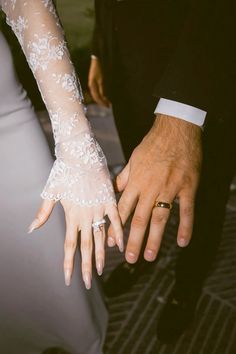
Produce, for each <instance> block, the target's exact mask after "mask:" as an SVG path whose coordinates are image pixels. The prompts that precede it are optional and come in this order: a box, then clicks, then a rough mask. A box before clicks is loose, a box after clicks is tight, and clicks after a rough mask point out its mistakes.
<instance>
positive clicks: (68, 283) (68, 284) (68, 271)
mask: <svg viewBox="0 0 236 354" xmlns="http://www.w3.org/2000/svg"><path fill="white" fill-rule="evenodd" d="M70 279H71V272H70V270H69V269H67V270H65V284H66V286H70Z"/></svg>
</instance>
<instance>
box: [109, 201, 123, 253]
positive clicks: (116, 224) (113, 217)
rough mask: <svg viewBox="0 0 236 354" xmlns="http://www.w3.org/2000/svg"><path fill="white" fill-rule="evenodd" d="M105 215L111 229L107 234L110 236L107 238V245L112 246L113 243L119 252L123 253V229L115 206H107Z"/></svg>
mask: <svg viewBox="0 0 236 354" xmlns="http://www.w3.org/2000/svg"><path fill="white" fill-rule="evenodd" d="M107 215H108V217H109V219H110V221H111V226H110V227H112V231H111V232H110V233H109V235H110V236H108V245H109V243H112V245H113V243H115V244H117V246H118V247H119V250H120V252H123V251H124V237H123V227H122V223H121V218H120V215H119V213H118V210H117V208H116V206H115V205H111V206H109V208H108V211H107ZM111 235H112V236H111ZM109 238H110V239H109Z"/></svg>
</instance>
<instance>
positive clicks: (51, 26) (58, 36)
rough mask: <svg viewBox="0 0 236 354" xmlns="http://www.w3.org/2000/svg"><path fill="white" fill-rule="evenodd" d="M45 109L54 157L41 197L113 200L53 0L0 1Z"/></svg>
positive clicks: (84, 201) (80, 201) (83, 202)
mask: <svg viewBox="0 0 236 354" xmlns="http://www.w3.org/2000/svg"><path fill="white" fill-rule="evenodd" d="M0 4H1V6H2V9H3V11H4V12H5V13H6V15H7V22H8V24H9V25H10V26H11V28H12V30H13V31H14V32H15V34H16V36H17V38H18V40H19V42H20V44H21V46H22V48H23V51H24V53H25V56H26V58H27V61H28V63H29V66H30V68H31V70H32V72H33V74H34V76H35V78H36V81H37V84H38V87H39V90H40V92H41V95H42V98H43V100H44V102H45V105H46V107H47V110H48V113H49V116H50V119H51V124H52V129H53V134H54V139H55V145H56V146H55V155H56V161H55V163H54V165H53V168H52V171H51V173H50V176H49V179H48V181H47V184H46V186H45V188H44V190H43V192H42V198H44V199H51V200H60V199H67V200H70V201H73V202H75V203H76V204H79V205H87V206H90V205H97V204H100V203H106V202H115V198H114V193H113V188H112V184H111V181H110V176H109V172H108V169H107V165H106V159H105V156H104V154H103V152H102V150H101V148H100V146H99V145H98V143H97V142H96V140H95V138H94V136H93V134H92V132H91V129H90V126H89V123H88V121H87V119H86V117H85V111H84V106H83V103H82V101H83V96H82V91H81V87H80V83H79V80H78V78H77V76H76V73H75V70H74V67H73V65H72V63H71V60H70V55H69V52H68V49H67V45H66V42H65V39H64V35H63V30H62V27H61V25H60V21H59V19H58V16H57V13H56V10H55V7H54V5H53V1H51V0H30V1H25V0H8V1H6V0H2V1H1V0H0Z"/></svg>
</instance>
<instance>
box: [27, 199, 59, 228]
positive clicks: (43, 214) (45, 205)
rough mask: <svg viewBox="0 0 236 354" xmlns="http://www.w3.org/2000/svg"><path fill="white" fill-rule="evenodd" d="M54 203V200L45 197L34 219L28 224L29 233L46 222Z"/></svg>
mask: <svg viewBox="0 0 236 354" xmlns="http://www.w3.org/2000/svg"><path fill="white" fill-rule="evenodd" d="M54 205H55V202H54V201H53V200H47V199H44V200H43V202H42V204H41V207H40V208H39V210H38V212H37V214H36V216H35V219H34V220H33V222H32V223H31V224H30V226H29V229H28V233H29V234H30V233H31V232H33V231H34V230H35V229H38V228H39V227H41V226H42V225H44V224H45V223H46V221H47V220H48V218H49V216H50V215H51V213H52V211H53V208H54Z"/></svg>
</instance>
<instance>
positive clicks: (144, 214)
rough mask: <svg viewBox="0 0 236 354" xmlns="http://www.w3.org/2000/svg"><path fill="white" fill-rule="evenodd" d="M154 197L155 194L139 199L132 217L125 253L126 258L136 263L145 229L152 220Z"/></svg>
mask: <svg viewBox="0 0 236 354" xmlns="http://www.w3.org/2000/svg"><path fill="white" fill-rule="evenodd" d="M154 198H155V197H154V196H149V198H148V196H147V195H145V196H144V197H141V198H140V199H139V201H138V204H137V207H136V209H135V213H134V215H133V218H132V222H131V228H130V234H129V239H128V244H127V248H126V253H125V257H126V260H127V262H129V263H135V262H136V261H137V259H138V257H139V254H140V250H141V246H142V243H143V239H144V235H145V231H146V229H147V226H148V223H149V220H150V216H151V212H152V207H153V203H154Z"/></svg>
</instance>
